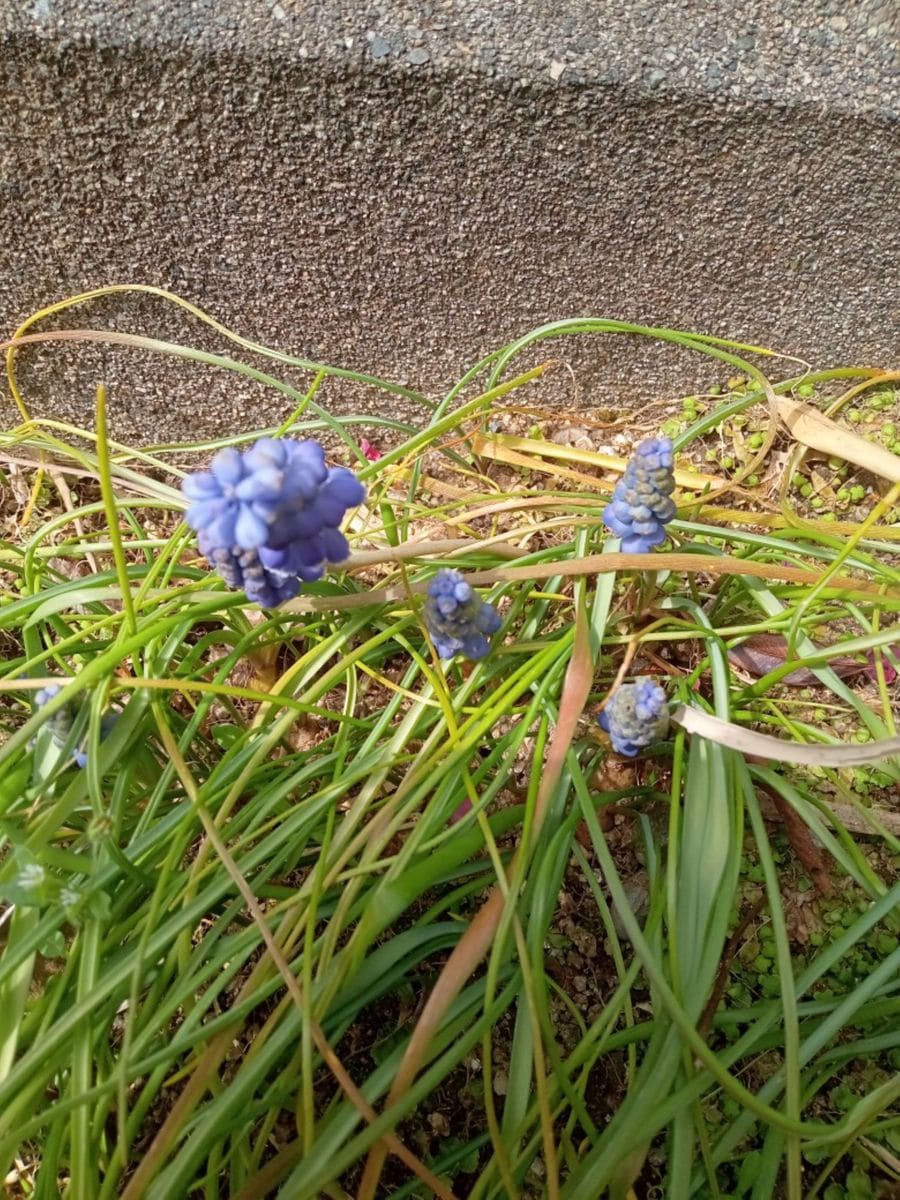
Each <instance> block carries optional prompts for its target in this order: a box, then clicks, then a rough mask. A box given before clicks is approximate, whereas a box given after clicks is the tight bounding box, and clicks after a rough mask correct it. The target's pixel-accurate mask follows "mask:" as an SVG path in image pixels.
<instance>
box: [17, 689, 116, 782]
mask: <svg viewBox="0 0 900 1200" xmlns="http://www.w3.org/2000/svg"><path fill="white" fill-rule="evenodd" d="M61 691H62V687H61V686H60V684H58V683H49V684H47V686H46V687H42V688H41V689H40V690H39V691H37V692H35V695H34V707H35V708H36V709H38V708H43V707H44V705H45V704H48V703H49V702H50V701H51V700H52V699H53V698H54V696H58V695H59V693H60V692H61ZM77 712H78V708H77V705H76V703H75V702H74V701H70V702H69V703H68V704H65V705H63V707H62V708H61V709H58V710H57V711H56V712H55V713H54V714H53V716H52V717H50V718H49V720H48V721H47V727H48V728H49V730H50V736H51V737H52V739H53V742H54V744H55V745H56V746H59V747H60V748H61V747H63V746H65V744H66V742H67V741H68V740H69V735H70V734H71V732H72V726H73V725H74V724H75V717H76V715H77ZM117 716H118V714H117V713H114V712H108V713H105V714H104V715H103V717H101V719H100V740H101V742H102V741H103V740H104V739H105V738H107V737H108V736H109V734H110V733H111V732H112V729H113V726H114V725H115V723H116V719H117ZM72 758H73V760H74V762H75V764H76V766H79V767H85V766H87V760H88V756H87V750H85V748H84V743H83V742H82V743H80V744H79V745H77V746H75V747H74V749H73V750H72Z"/></svg>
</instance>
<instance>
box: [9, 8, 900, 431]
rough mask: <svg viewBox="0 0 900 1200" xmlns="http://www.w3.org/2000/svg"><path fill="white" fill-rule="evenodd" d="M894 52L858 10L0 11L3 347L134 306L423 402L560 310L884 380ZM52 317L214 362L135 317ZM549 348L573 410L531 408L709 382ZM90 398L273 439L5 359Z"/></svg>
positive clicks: (138, 389)
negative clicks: (148, 295)
mask: <svg viewBox="0 0 900 1200" xmlns="http://www.w3.org/2000/svg"><path fill="white" fill-rule="evenodd" d="M898 34H900V6H898V5H897V4H896V3H888V4H879V3H873V2H871V0H869V2H866V0H861V2H857V3H854V4H847V3H842V2H834V3H826V2H823V0H818V2H811V0H781V2H780V3H777V4H772V3H769V2H768V0H750V2H748V3H731V2H726V0H718V2H712V0H707V2H706V3H700V2H699V0H693V2H692V0H651V2H647V3H632V4H622V3H621V2H620V0H617V2H612V0H568V2H566V0H560V2H558V3H555V4H553V5H550V4H547V3H539V2H538V0H521V2H519V3H517V2H515V0H494V2H491V0H481V3H480V4H479V3H478V0H431V2H424V3H420V4H418V5H415V6H411V5H410V6H408V7H407V6H404V5H402V4H399V3H397V2H395V0H374V2H372V3H349V2H348V0H342V2H340V3H326V2H324V0H323V2H321V3H313V2H310V0H305V2H301V0H297V2H295V3H292V2H291V0H280V2H279V3H263V2H255V0H219V2H212V0H184V2H182V3H153V2H151V0H147V2H146V3H124V2H122V3H119V2H117V3H113V2H112V0H108V2H107V3H96V2H95V3H91V2H90V0H29V2H26V3H24V4H22V3H19V2H17V0H16V2H12V0H0V39H2V40H0V57H2V68H3V69H2V75H0V94H2V106H0V229H2V232H3V236H2V241H0V329H2V330H3V331H4V332H5V331H11V330H12V328H13V327H14V326H15V325H16V324H17V323H18V322H19V321H20V320H21V319H22V318H23V317H24V316H26V315H27V314H28V313H30V312H31V311H32V310H34V309H36V308H38V307H40V306H42V305H44V304H46V303H47V302H49V301H51V300H54V299H58V298H61V297H63V296H65V295H67V294H69V293H71V292H74V291H79V290H82V289H86V288H90V287H95V286H98V285H101V284H104V283H112V282H146V283H153V284H158V285H161V286H164V287H168V288H171V289H173V290H175V291H177V292H179V293H180V294H182V295H184V296H186V297H188V298H189V299H191V300H193V301H195V302H197V303H199V304H201V305H202V306H204V307H206V308H207V309H208V310H209V311H211V312H212V313H214V314H215V315H216V316H218V317H219V318H221V319H222V320H223V321H224V322H226V323H227V324H230V325H231V326H233V327H235V328H237V329H238V330H240V331H241V332H243V333H245V334H247V335H249V336H252V337H254V338H257V339H259V340H261V341H265V342H268V343H270V344H272V345H275V346H278V347H280V348H283V349H285V350H289V351H292V352H294V353H298V354H303V355H308V356H311V357H317V358H321V359H323V360H325V361H328V362H331V363H333V364H336V365H342V366H349V367H354V368H358V369H362V370H368V371H371V372H373V373H379V374H383V375H386V376H390V377H391V378H394V379H402V380H406V381H407V382H408V383H409V384H410V385H411V386H415V387H420V388H422V389H424V390H426V391H428V392H430V393H435V394H439V393H440V392H441V391H442V389H444V388H446V387H447V386H448V385H449V384H451V383H452V382H453V381H454V379H455V378H456V377H457V376H458V375H459V374H461V373H462V371H463V370H464V369H465V368H466V367H467V366H469V365H470V364H471V363H472V362H474V361H475V360H477V359H478V358H479V357H480V356H481V355H482V354H483V353H484V352H485V351H487V350H489V349H491V348H493V347H494V346H496V345H497V344H499V343H502V342H503V341H506V340H509V339H510V338H512V337H514V336H516V335H518V334H520V333H522V332H524V331H526V330H527V329H529V328H530V327H531V326H533V325H537V324H540V323H542V322H544V321H547V320H552V319H556V318H562V317H567V316H577V315H587V314H591V315H598V316H599V315H603V316H613V317H618V318H622V319H628V320H639V321H643V322H646V323H651V324H659V325H663V324H664V325H670V326H677V327H683V328H689V329H697V330H701V331H705V332H710V333H716V334H720V335H725V336H734V337H737V338H739V339H746V340H752V341H756V342H761V343H764V344H769V345H772V346H774V347H777V348H779V349H781V350H784V351H785V352H788V353H792V354H797V355H800V356H801V357H804V358H807V359H811V360H814V361H816V362H817V363H819V364H828V365H833V364H837V363H849V362H861V361H869V362H877V363H882V362H886V361H889V360H890V359H891V357H892V355H894V356H895V354H896V349H897V333H898V300H897V296H898V294H900V293H898V286H897V285H898V276H900V271H898V258H900V254H898V246H900V216H898V207H900V192H898V186H900V185H898V180H900V171H898V166H900V161H898V142H897V131H898V112H900V96H898V78H900V75H898ZM80 322H81V323H84V324H87V325H91V326H98V325H109V326H112V327H119V328H127V329H137V330H141V331H145V332H152V333H155V334H157V335H159V336H163V337H178V336H182V337H183V336H185V334H188V335H190V336H192V337H193V339H194V340H195V341H196V342H198V343H199V344H205V345H208V346H210V347H213V346H216V345H217V344H216V343H215V341H214V340H211V339H209V338H206V337H203V336H200V337H197V335H196V334H194V332H193V330H192V328H191V326H190V325H188V324H187V323H185V322H183V321H182V320H181V319H180V318H178V317H176V316H174V315H173V314H171V313H169V312H168V311H167V310H165V309H164V308H163V307H162V306H161V305H159V304H157V303H153V302H149V301H147V302H138V303H134V302H131V301H118V302H115V303H111V302H109V303H107V302H105V303H104V304H103V305H96V306H94V307H92V308H91V309H90V310H86V311H85V313H84V314H83V315H82V317H81V318H80ZM76 323H78V322H76ZM554 349H555V350H556V351H557V352H559V353H561V354H562V355H563V356H564V357H565V358H566V359H567V361H569V362H571V364H572V366H573V368H574V372H575V375H574V379H575V383H574V384H573V382H572V377H571V376H570V375H569V374H568V373H565V372H560V374H559V376H558V377H557V379H556V380H555V381H554V383H553V384H551V385H550V386H549V387H548V388H547V389H545V390H544V391H542V392H536V393H535V394H534V396H533V399H534V400H535V401H536V402H540V401H542V400H545V399H548V398H555V399H561V400H565V399H577V400H579V401H581V402H590V401H592V400H595V399H596V400H597V401H598V402H601V401H602V402H603V403H604V404H606V403H610V402H616V401H618V400H622V401H623V402H625V403H629V404H630V403H634V402H639V401H640V400H641V399H646V398H648V397H652V396H658V395H663V396H664V395H667V394H680V393H681V392H683V391H684V390H687V389H689V388H690V387H693V386H699V385H700V384H702V383H703V382H704V381H709V380H710V378H711V373H710V369H709V368H708V367H706V366H702V365H699V364H696V363H694V362H693V361H689V360H686V359H685V358H682V357H680V356H679V355H678V354H677V353H672V352H670V351H666V352H664V353H661V352H660V350H659V349H658V348H656V347H653V346H651V345H647V344H643V343H639V344H636V343H633V342H631V341H626V340H624V339H606V340H603V341H596V340H591V341H590V342H589V343H583V344H582V345H580V346H579V347H577V348H576V347H575V346H573V345H566V346H564V347H562V346H557V347H554ZM790 369H791V368H790V366H789V365H786V366H785V370H784V373H787V372H788V371H789V370H790ZM100 377H103V378H106V379H107V380H108V381H109V382H110V383H111V385H112V387H113V400H114V407H115V414H116V415H115V420H116V427H117V429H118V431H119V432H120V433H121V434H122V435H124V436H129V437H134V438H140V439H144V440H157V439H168V438H172V437H182V436H188V435H190V434H191V433H194V434H198V435H202V434H205V433H210V432H214V431H224V430H231V429H234V428H247V427H251V426H255V425H257V424H259V423H262V422H264V421H265V420H266V419H268V417H267V413H269V411H270V409H271V412H273V413H275V414H276V416H277V414H279V413H280V411H281V408H280V406H279V405H278V402H277V401H275V402H270V401H268V400H266V401H265V403H266V404H269V405H270V409H263V408H262V407H261V406H262V404H263V399H262V394H261V393H260V392H259V391H257V390H255V389H254V388H253V387H252V386H249V385H246V384H245V383H243V382H235V381H234V380H233V379H232V378H231V377H224V376H220V375H218V374H216V373H214V372H211V371H208V370H205V369H202V368H189V367H185V366H180V365H179V366H176V367H173V366H172V365H171V364H168V363H164V362H161V361H160V360H158V359H154V358H151V357H150V356H145V355H135V354H133V353H128V352H122V351H106V350H105V351H97V350H89V351H78V352H76V351H73V350H72V349H71V347H55V348H53V349H50V350H41V351H39V352H36V353H35V352H32V353H30V354H29V356H28V358H27V361H25V362H24V364H23V378H24V380H25V382H26V384H27V385H28V387H29V395H30V397H31V398H32V400H33V402H34V407H35V408H36V409H37V410H38V411H42V412H45V413H52V414H54V415H59V416H67V417H71V418H74V419H76V420H81V421H84V420H89V413H90V408H91V404H92V391H93V384H94V382H95V381H96V380H97V379H98V378H100ZM326 399H330V401H331V402H332V403H334V404H335V405H336V406H341V405H344V406H347V405H351V406H352V407H354V408H360V407H363V406H364V405H365V403H367V402H371V403H374V399H373V398H372V397H370V396H369V397H367V396H365V395H361V394H360V393H359V392H355V393H351V394H348V393H347V392H346V391H342V390H341V389H338V388H334V389H332V390H331V392H330V393H328V396H327V397H326ZM0 403H5V402H0ZM272 403H274V408H271V404H272ZM378 406H379V407H382V406H383V402H381V401H378ZM272 419H275V417H273V418H272Z"/></svg>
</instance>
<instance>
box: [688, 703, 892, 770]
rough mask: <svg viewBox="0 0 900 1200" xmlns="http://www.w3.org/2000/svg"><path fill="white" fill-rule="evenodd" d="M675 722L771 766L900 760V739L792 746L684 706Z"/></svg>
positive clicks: (839, 765)
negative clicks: (775, 763) (897, 757)
mask: <svg viewBox="0 0 900 1200" xmlns="http://www.w3.org/2000/svg"><path fill="white" fill-rule="evenodd" d="M672 720H673V721H674V722H675V723H676V725H680V726H681V727H682V729H686V730H687V731H688V733H695V734H698V735H699V736H700V737H704V738H707V739H708V740H709V741H711V742H718V743H719V745H720V746H730V747H731V748H732V749H733V750H737V751H738V752H739V753H740V754H749V755H752V756H753V757H755V758H764V759H766V760H768V761H769V762H787V763H796V764H797V765H799V766H810V767H861V766H863V765H865V764H866V763H874V762H883V761H884V760H885V759H887V758H893V757H894V756H895V755H898V756H900V736H898V737H890V738H879V739H878V740H877V741H874V742H863V743H862V745H858V744H854V745H840V746H834V745H823V744H822V743H820V742H815V743H809V744H806V743H803V742H788V741H786V740H785V739H784V738H776V737H770V736H769V734H767V733H757V731H756V730H755V729H746V728H745V727H744V726H743V725H733V724H732V723H731V721H723V720H722V719H721V717H714V716H712V715H711V714H710V713H706V712H702V711H701V710H700V709H699V708H691V707H690V706H689V705H685V704H680V705H679V706H678V708H676V709H675V711H674V712H673V713H672Z"/></svg>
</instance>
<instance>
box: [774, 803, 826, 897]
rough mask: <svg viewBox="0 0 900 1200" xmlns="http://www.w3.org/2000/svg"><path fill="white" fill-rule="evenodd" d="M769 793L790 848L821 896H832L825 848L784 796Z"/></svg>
mask: <svg viewBox="0 0 900 1200" xmlns="http://www.w3.org/2000/svg"><path fill="white" fill-rule="evenodd" d="M770 794H771V797H772V802H773V803H774V805H775V807H776V808H777V809H778V813H779V815H780V817H781V819H782V821H783V822H784V829H785V833H787V835H788V841H789V842H790V843H791V849H792V850H793V851H794V853H795V854H796V856H797V858H798V859H799V861H800V862H801V863H802V865H803V867H804V869H805V870H806V873H807V874H808V875H809V877H810V879H811V880H812V881H813V884H814V885H815V887H816V890H817V891H818V892H819V894H820V895H822V896H833V895H834V885H833V883H832V882H831V873H830V871H829V870H828V865H827V861H828V859H829V858H830V855H827V852H826V851H825V850H823V849H822V848H821V847H820V846H818V845H816V842H815V840H814V838H813V835H812V833H810V830H809V826H808V825H807V824H806V822H805V821H804V820H803V818H802V817H801V816H800V815H799V813H797V811H796V810H795V809H793V808H792V807H791V806H790V804H788V802H787V801H786V800H785V799H784V797H783V796H780V795H779V794H778V792H775V791H772V792H771V793H770Z"/></svg>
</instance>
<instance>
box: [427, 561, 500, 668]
mask: <svg viewBox="0 0 900 1200" xmlns="http://www.w3.org/2000/svg"><path fill="white" fill-rule="evenodd" d="M424 616H425V625H426V628H427V629H428V633H429V634H430V636H431V640H432V641H433V642H434V647H435V649H436V650H437V652H438V654H439V655H440V657H441V658H452V657H453V656H454V654H463V655H465V657H466V658H472V659H476V660H477V659H480V658H484V657H485V655H486V654H487V652H488V651H489V650H490V648H491V644H490V642H489V641H488V638H489V637H490V635H491V634H493V633H496V632H497V630H498V629H499V628H500V626H501V624H502V621H501V618H500V614H499V613H498V612H497V610H496V609H495V608H494V607H493V606H492V605H490V604H488V603H487V602H486V601H484V600H482V599H481V597H480V596H479V595H478V593H477V592H476V591H475V590H474V588H472V587H471V585H470V584H468V583H466V581H465V579H464V578H463V576H462V575H461V574H460V572H459V571H454V570H450V569H444V570H442V571H438V573H437V575H435V577H434V579H432V580H431V582H430V583H429V585H428V593H427V596H426V598H425V609H424Z"/></svg>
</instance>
